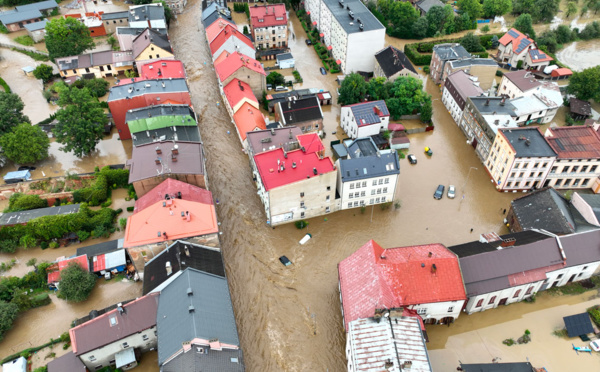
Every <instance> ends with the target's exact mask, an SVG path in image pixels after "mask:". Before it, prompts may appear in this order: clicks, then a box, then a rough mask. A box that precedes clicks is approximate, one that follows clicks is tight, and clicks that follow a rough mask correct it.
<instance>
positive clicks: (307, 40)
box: [304, 39, 312, 45]
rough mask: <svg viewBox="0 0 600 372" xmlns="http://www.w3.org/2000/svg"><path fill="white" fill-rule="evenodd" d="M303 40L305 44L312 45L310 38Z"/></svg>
mask: <svg viewBox="0 0 600 372" xmlns="http://www.w3.org/2000/svg"><path fill="white" fill-rule="evenodd" d="M304 42H305V43H306V45H312V41H310V39H306V40H304Z"/></svg>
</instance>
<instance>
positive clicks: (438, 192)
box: [433, 185, 445, 200]
mask: <svg viewBox="0 0 600 372" xmlns="http://www.w3.org/2000/svg"><path fill="white" fill-rule="evenodd" d="M444 188H445V187H444V185H439V186H438V188H437V190H435V193H433V198H434V199H437V200H440V199H441V198H442V196H444Z"/></svg>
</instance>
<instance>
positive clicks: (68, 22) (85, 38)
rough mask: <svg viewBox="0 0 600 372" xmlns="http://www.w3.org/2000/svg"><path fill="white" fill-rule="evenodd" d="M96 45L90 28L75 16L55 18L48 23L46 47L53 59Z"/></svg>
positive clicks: (77, 53)
mask: <svg viewBox="0 0 600 372" xmlns="http://www.w3.org/2000/svg"><path fill="white" fill-rule="evenodd" d="M95 46H96V44H94V41H93V40H92V37H91V36H90V30H89V29H88V28H87V26H86V25H84V24H83V23H82V22H80V21H79V20H77V19H75V18H71V17H67V18H55V19H53V20H51V21H49V22H48V23H46V49H48V53H49V55H50V59H51V60H53V61H54V59H55V58H59V57H68V56H76V55H79V54H81V53H83V52H84V51H86V50H88V49H92V48H94V47H95Z"/></svg>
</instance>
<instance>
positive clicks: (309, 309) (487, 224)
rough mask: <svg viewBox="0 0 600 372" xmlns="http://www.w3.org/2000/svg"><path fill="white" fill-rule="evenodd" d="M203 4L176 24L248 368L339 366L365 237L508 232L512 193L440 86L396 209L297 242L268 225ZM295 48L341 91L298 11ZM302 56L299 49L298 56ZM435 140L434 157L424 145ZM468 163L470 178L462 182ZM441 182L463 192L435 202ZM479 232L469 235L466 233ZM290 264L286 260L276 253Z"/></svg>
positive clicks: (444, 239) (402, 240) (389, 241)
mask: <svg viewBox="0 0 600 372" xmlns="http://www.w3.org/2000/svg"><path fill="white" fill-rule="evenodd" d="M199 6H200V2H199V1H198V0H193V1H191V2H189V3H188V10H187V11H186V13H185V14H183V15H180V16H179V17H178V20H177V22H176V23H174V24H173V25H172V27H171V30H170V31H169V34H170V37H171V40H172V42H173V43H174V49H175V50H176V53H177V56H178V57H179V58H180V59H182V60H183V62H184V63H185V65H186V69H187V72H188V76H189V80H190V89H191V90H192V97H193V100H194V102H193V103H194V107H195V108H196V110H197V112H198V114H199V117H201V118H202V119H201V123H200V129H201V133H202V136H203V139H204V142H205V146H206V153H207V167H208V173H209V175H210V177H211V184H212V191H213V193H214V194H215V197H217V198H219V200H220V201H221V203H220V204H219V206H218V213H219V218H220V220H221V221H222V226H221V227H222V230H223V232H224V234H223V241H222V246H223V254H224V257H225V263H226V268H227V273H228V277H229V283H230V287H231V292H232V298H233V302H234V307H235V309H236V315H237V321H238V327H239V333H240V338H241V343H242V347H243V349H244V354H245V358H246V362H247V367H248V370H249V371H308V370H314V371H326V370H329V371H343V370H345V369H346V367H345V365H346V360H345V356H344V345H345V335H344V332H343V328H342V318H341V313H340V304H339V294H338V291H337V270H336V267H337V266H336V265H337V263H338V262H339V261H340V260H342V259H344V258H345V257H347V256H348V255H350V254H351V253H352V252H354V251H355V250H356V249H357V248H359V247H360V246H361V245H362V244H364V243H365V242H366V241H367V240H368V239H370V238H373V239H376V240H377V241H378V242H379V243H381V244H382V245H383V246H385V247H391V246H402V245H410V244H420V243H431V242H441V243H444V244H447V245H450V244H454V243H458V242H463V241H466V240H469V239H475V238H476V237H477V236H476V234H477V233H479V232H487V231H501V230H502V228H503V226H502V215H501V211H502V209H504V208H507V206H508V203H509V201H510V200H511V198H512V197H514V195H509V194H501V193H497V192H496V191H494V188H493V186H492V185H491V184H490V181H489V178H488V177H487V175H486V174H485V171H484V169H483V167H482V166H481V164H480V163H479V162H478V160H477V158H476V156H475V154H474V152H473V149H472V148H471V147H469V146H468V145H467V144H466V140H465V138H464V136H463V135H462V133H461V132H460V130H459V129H458V127H457V126H456V124H454V122H453V121H452V120H451V118H450V116H449V115H448V114H447V111H446V110H445V109H444V107H443V105H442V103H441V101H440V100H439V98H440V94H439V92H437V89H436V88H435V86H434V85H433V84H430V85H427V89H428V91H430V92H432V93H433V94H434V97H433V98H434V99H435V101H434V110H435V113H436V120H437V122H438V124H439V125H438V127H437V128H436V130H435V131H433V132H429V133H423V134H419V135H415V136H412V137H411V142H412V144H411V152H414V153H415V154H416V155H417V158H418V159H419V163H418V165H416V166H409V165H408V162H407V161H406V160H402V163H401V168H402V169H401V176H400V185H399V187H398V193H397V195H396V199H397V200H399V201H401V203H402V207H401V208H400V209H399V210H387V211H381V210H380V209H379V208H374V209H368V210H367V211H366V213H365V214H361V213H360V210H358V209H357V210H351V211H345V212H338V213H336V214H332V215H328V216H327V219H325V218H314V219H312V220H310V221H309V222H310V225H309V226H308V231H309V232H310V233H311V234H312V235H313V237H314V238H313V239H312V240H311V241H310V242H309V243H308V244H306V245H304V246H300V245H299V244H298V240H299V239H300V238H301V237H302V236H303V235H304V234H305V233H306V231H299V230H297V229H296V228H295V227H294V226H292V225H286V226H282V227H278V228H276V229H271V228H269V227H268V226H267V225H266V223H265V222H266V220H265V215H264V212H263V208H262V205H261V203H260V201H259V199H258V197H257V196H256V188H255V186H254V184H253V182H252V177H251V173H250V170H249V167H248V159H247V157H246V156H245V155H244V154H243V153H242V152H241V151H240V143H239V141H238V139H237V136H235V135H234V134H229V135H228V134H227V131H228V130H229V131H231V132H232V133H235V132H234V131H233V127H232V126H231V123H230V120H229V118H228V116H227V112H226V111H225V110H224V109H223V105H222V104H221V105H219V106H218V105H217V102H220V101H221V99H220V95H219V92H218V87H217V80H216V78H215V75H214V71H213V68H212V66H210V64H207V65H204V61H210V55H209V52H208V48H207V46H206V40H205V37H204V34H203V32H202V31H203V30H202V25H199V24H198V19H199V18H200V16H199V12H200V8H199ZM290 29H291V35H293V36H290V41H289V43H290V46H291V49H292V53H293V54H294V55H295V56H297V62H296V63H297V69H298V70H299V72H300V74H301V75H302V77H303V79H304V83H303V84H302V86H303V87H317V88H323V89H326V90H328V91H330V92H332V94H333V95H334V97H335V96H336V94H335V89H336V88H337V84H336V83H335V76H332V75H331V74H328V75H327V76H322V75H320V73H319V66H320V65H321V63H320V61H319V60H318V59H317V57H316V54H315V52H314V51H313V49H312V48H308V47H307V46H306V45H305V43H304V40H305V34H304V31H303V30H302V29H301V27H300V25H299V23H298V21H297V19H296V18H295V17H292V22H291V27H290ZM299 56H301V57H299ZM325 112H326V113H325V128H326V131H327V133H328V135H327V137H326V139H325V143H326V144H328V142H329V141H330V140H331V139H332V137H334V136H332V135H331V132H333V131H336V130H337V131H338V133H339V132H340V130H341V129H340V128H339V127H338V126H337V123H338V116H339V107H335V106H334V107H331V108H328V109H326V110H325ZM425 146H431V147H432V149H433V152H434V155H433V157H431V158H426V157H425V155H424V154H423V148H424V147H425ZM471 167H476V168H478V169H473V170H472V171H471V176H470V177H469V182H468V183H466V184H465V181H466V179H467V175H468V173H469V170H470V169H471ZM440 183H444V184H446V185H447V184H450V183H452V184H455V185H456V186H457V188H458V193H459V195H461V194H463V193H464V194H465V199H464V200H463V201H462V203H461V201H460V197H459V198H457V199H455V200H449V199H443V200H441V201H435V200H434V199H433V198H432V193H433V191H434V190H435V188H436V186H437V185H438V184H440ZM471 228H474V229H475V232H474V233H473V234H470V229H471ZM281 255H287V256H288V257H289V258H290V259H291V260H292V261H293V262H294V265H293V266H291V267H289V268H285V267H283V266H282V265H281V264H280V263H279V261H278V257H279V256H281Z"/></svg>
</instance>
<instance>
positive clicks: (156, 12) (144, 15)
mask: <svg viewBox="0 0 600 372" xmlns="http://www.w3.org/2000/svg"><path fill="white" fill-rule="evenodd" d="M128 16H129V22H130V23H131V22H139V21H143V20H164V19H165V10H164V8H163V7H162V6H156V5H152V4H145V5H137V6H135V7H133V8H130V10H129V12H128ZM136 16H137V17H139V19H135V17H136Z"/></svg>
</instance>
